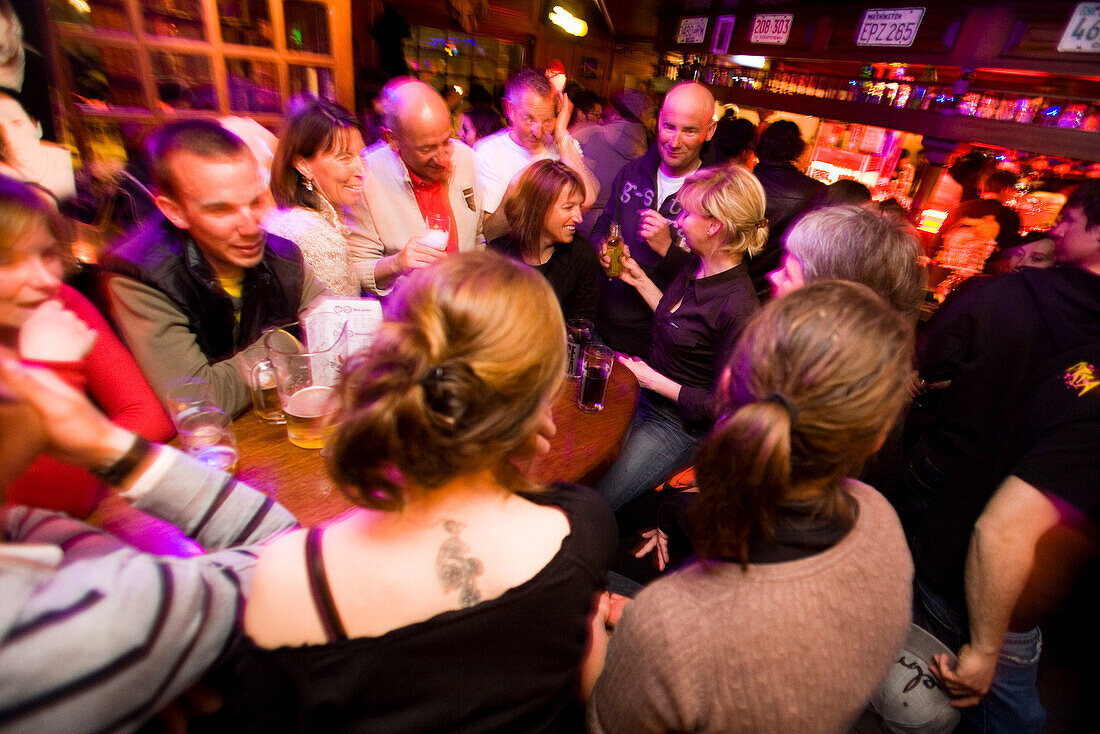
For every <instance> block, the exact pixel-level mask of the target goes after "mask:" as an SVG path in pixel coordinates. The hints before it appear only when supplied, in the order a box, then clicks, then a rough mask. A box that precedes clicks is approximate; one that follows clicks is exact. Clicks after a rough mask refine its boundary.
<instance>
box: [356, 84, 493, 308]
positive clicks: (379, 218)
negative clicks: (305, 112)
mask: <svg viewBox="0 0 1100 734" xmlns="http://www.w3.org/2000/svg"><path fill="white" fill-rule="evenodd" d="M379 99H380V102H381V107H382V141H381V142H379V143H376V144H375V145H373V146H371V147H370V148H367V149H366V150H364V151H363V165H364V169H365V170H364V173H363V188H362V192H361V195H360V196H359V197H358V198H357V199H356V201H355V202H354V203H353V204H352V206H351V209H350V211H349V212H348V225H349V226H350V227H351V234H349V235H348V244H349V246H350V256H351V264H352V268H353V269H354V270H355V273H356V275H357V276H358V278H359V282H360V284H361V285H362V287H363V289H364V290H366V291H368V292H370V293H374V294H376V295H381V296H384V295H387V294H388V293H389V292H390V291H391V290H392V289H393V286H394V283H395V282H396V281H397V280H398V279H399V278H400V277H401V276H403V275H406V274H408V273H410V272H412V271H414V270H417V269H419V268H423V267H427V266H428V265H431V264H432V263H434V262H436V261H437V260H440V259H442V258H443V257H445V256H446V254H447V253H449V252H459V251H461V252H465V251H467V250H475V249H480V248H482V247H484V246H485V239H484V237H482V216H481V200H482V191H481V187H480V186H479V185H478V182H477V173H476V170H475V167H474V153H473V151H472V150H470V148H469V147H467V146H466V145H465V144H463V143H460V142H458V141H456V140H453V139H452V138H451V112H450V109H448V107H447V103H446V102H444V101H443V98H442V97H441V96H439V92H437V91H435V90H434V89H432V88H431V87H430V86H428V85H427V84H424V83H423V82H419V81H416V80H415V79H411V78H409V77H398V78H396V79H391V80H390V81H389V82H387V83H386V86H385V87H383V88H382V93H381V94H380V95H379ZM430 216H435V217H439V218H441V219H442V221H445V222H446V223H447V240H446V244H445V245H444V246H443V248H442V249H441V248H440V247H439V246H438V244H437V243H436V242H434V241H432V240H431V239H430V238H429V237H428V236H427V235H428V225H427V222H428V217H430Z"/></svg>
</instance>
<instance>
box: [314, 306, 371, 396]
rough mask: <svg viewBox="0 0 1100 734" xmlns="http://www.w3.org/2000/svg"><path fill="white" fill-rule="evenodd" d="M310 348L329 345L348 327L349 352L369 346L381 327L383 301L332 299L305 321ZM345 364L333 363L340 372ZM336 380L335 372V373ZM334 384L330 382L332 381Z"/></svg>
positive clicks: (336, 370)
mask: <svg viewBox="0 0 1100 734" xmlns="http://www.w3.org/2000/svg"><path fill="white" fill-rule="evenodd" d="M303 322H304V325H305V332H306V333H305V339H306V345H307V349H310V350H312V349H314V348H315V346H314V345H319V346H322V347H324V346H327V345H329V344H332V341H333V339H334V338H335V337H336V336H337V335H339V333H340V328H341V327H342V326H343V325H344V324H347V326H348V355H349V356H350V355H352V354H354V353H355V352H357V351H359V350H360V349H366V348H367V347H369V346H370V345H371V343H372V342H373V341H374V336H375V334H377V333H378V329H379V328H380V327H381V326H382V304H381V303H379V302H378V301H375V300H373V299H366V298H329V299H326V300H325V301H323V302H322V303H321V305H320V306H318V307H317V308H315V309H314V310H313V311H312V312H311V313H310V314H309V316H307V317H305V319H304V320H303ZM340 366H342V365H333V367H334V371H335V372H337V373H338V372H339V368H340ZM332 377H333V378H334V381H335V377H336V375H335V374H334V375H332ZM330 384H331V383H330Z"/></svg>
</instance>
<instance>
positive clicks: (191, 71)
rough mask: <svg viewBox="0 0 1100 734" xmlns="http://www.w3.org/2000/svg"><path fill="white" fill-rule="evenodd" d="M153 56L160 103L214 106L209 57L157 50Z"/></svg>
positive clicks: (189, 107)
mask: <svg viewBox="0 0 1100 734" xmlns="http://www.w3.org/2000/svg"><path fill="white" fill-rule="evenodd" d="M152 60H153V78H154V79H155V80H156V83H157V96H158V97H159V98H160V101H161V102H162V103H163V104H165V105H167V106H169V107H171V108H172V109H176V110H213V109H217V107H218V95H217V92H216V91H215V90H214V84H213V82H212V81H211V79H212V75H211V73H210V59H209V58H207V57H206V56H197V55H194V54H177V53H168V52H163V51H159V52H156V53H154V54H152Z"/></svg>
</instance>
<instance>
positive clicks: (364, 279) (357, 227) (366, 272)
mask: <svg viewBox="0 0 1100 734" xmlns="http://www.w3.org/2000/svg"><path fill="white" fill-rule="evenodd" d="M347 211H348V217H347V223H348V227H349V228H350V229H351V232H350V233H349V234H348V264H349V265H350V266H351V269H352V270H353V271H354V272H355V275H356V277H357V278H359V284H360V285H361V286H362V287H363V288H364V289H365V290H367V291H369V292H371V293H374V294H375V295H380V296H384V295H386V294H387V293H389V292H390V281H392V279H393V275H392V273H390V274H387V273H386V272H385V270H386V268H385V266H383V268H382V270H383V272H381V273H379V272H377V268H378V265H379V263H380V262H381V260H382V259H383V256H384V255H385V254H386V246H385V245H383V244H382V238H381V237H380V236H379V235H378V228H377V227H376V226H375V224H374V216H373V215H372V214H371V211H370V205H369V204H367V201H366V198H365V197H364V196H363V195H362V194H360V195H359V197H357V198H356V200H355V203H354V204H352V205H351V206H350V207H348V210H347ZM380 279H381V280H382V281H383V282H381V283H380V282H379V280H380Z"/></svg>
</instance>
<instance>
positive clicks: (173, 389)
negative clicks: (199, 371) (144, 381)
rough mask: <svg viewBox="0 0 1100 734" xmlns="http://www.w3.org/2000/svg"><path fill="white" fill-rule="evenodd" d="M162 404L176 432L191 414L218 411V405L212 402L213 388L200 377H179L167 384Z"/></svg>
mask: <svg viewBox="0 0 1100 734" xmlns="http://www.w3.org/2000/svg"><path fill="white" fill-rule="evenodd" d="M164 404H165V408H166V409H167V410H168V417H169V418H171V419H172V423H173V424H174V425H175V426H176V430H177V431H179V430H180V424H181V422H182V421H183V420H185V419H186V418H187V416H189V415H191V414H192V413H194V412H196V411H199V410H205V409H209V408H213V409H215V410H217V409H218V404H217V403H216V402H214V388H213V387H211V386H210V383H209V382H207V381H206V380H204V379H202V378H200V377H180V378H178V379H175V380H172V381H171V382H169V383H168V384H167V385H166V386H165V389H164Z"/></svg>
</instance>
